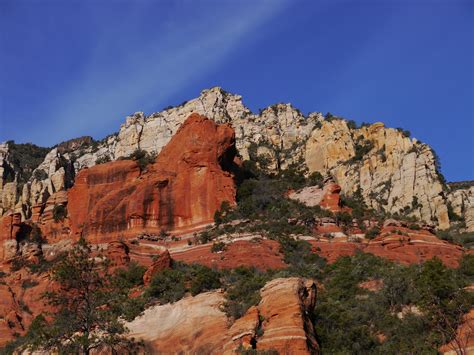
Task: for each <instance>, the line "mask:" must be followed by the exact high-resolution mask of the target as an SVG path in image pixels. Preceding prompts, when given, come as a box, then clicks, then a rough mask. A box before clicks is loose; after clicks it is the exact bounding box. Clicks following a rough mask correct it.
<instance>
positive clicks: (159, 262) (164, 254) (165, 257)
mask: <svg viewBox="0 0 474 355" xmlns="http://www.w3.org/2000/svg"><path fill="white" fill-rule="evenodd" d="M157 251H158V253H157V254H155V256H154V261H153V264H151V266H150V267H149V268H148V269H147V270H146V271H145V274H144V275H143V283H144V285H145V286H148V285H149V284H150V282H151V279H152V278H153V275H155V274H156V273H157V272H159V271H161V270H164V269H169V268H170V267H171V257H170V253H169V252H168V250H167V249H166V248H161V249H160V250H157Z"/></svg>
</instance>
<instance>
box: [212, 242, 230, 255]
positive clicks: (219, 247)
mask: <svg viewBox="0 0 474 355" xmlns="http://www.w3.org/2000/svg"><path fill="white" fill-rule="evenodd" d="M226 249H227V246H226V244H225V243H224V242H217V243H212V247H211V252H212V253H218V252H220V251H224V250H226Z"/></svg>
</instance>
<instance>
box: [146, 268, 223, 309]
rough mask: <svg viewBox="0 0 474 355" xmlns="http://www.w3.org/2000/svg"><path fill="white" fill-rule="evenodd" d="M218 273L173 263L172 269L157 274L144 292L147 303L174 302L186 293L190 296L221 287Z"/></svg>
mask: <svg viewBox="0 0 474 355" xmlns="http://www.w3.org/2000/svg"><path fill="white" fill-rule="evenodd" d="M219 276H220V275H219V273H218V272H217V271H215V270H212V269H210V268H207V267H205V266H202V265H197V264H196V265H194V264H193V265H187V264H184V263H179V262H173V267H172V269H166V270H163V271H161V272H159V273H157V274H156V275H155V276H154V277H153V278H152V280H151V283H150V285H149V287H148V289H147V290H146V292H145V298H146V300H147V302H150V301H153V300H156V301H159V302H160V303H168V302H176V301H178V300H180V299H181V298H182V297H183V296H184V295H185V294H186V293H187V292H190V293H191V294H192V295H197V294H198V293H201V292H205V291H210V290H213V289H216V288H219V287H220V286H221V282H220V279H219Z"/></svg>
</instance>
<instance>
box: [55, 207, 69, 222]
mask: <svg viewBox="0 0 474 355" xmlns="http://www.w3.org/2000/svg"><path fill="white" fill-rule="evenodd" d="M66 217H67V209H66V207H65V206H64V205H54V208H53V218H54V221H55V222H59V221H62V220H64V218H66Z"/></svg>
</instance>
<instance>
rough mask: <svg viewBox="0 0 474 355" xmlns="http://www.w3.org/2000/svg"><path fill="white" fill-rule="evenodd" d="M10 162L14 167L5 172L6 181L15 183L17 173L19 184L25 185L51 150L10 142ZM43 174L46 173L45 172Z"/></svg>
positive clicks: (29, 144)
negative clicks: (16, 173)
mask: <svg viewBox="0 0 474 355" xmlns="http://www.w3.org/2000/svg"><path fill="white" fill-rule="evenodd" d="M7 145H8V152H9V158H8V160H9V161H10V163H11V164H12V165H13V166H12V167H11V168H12V169H10V168H7V169H6V171H5V173H4V174H5V179H6V181H13V180H14V178H15V172H18V182H20V183H25V182H27V181H28V180H29V178H30V177H31V174H32V173H33V170H35V169H36V168H37V167H38V165H40V164H41V163H42V162H43V160H44V158H45V157H46V154H48V152H49V151H50V148H43V147H38V146H37V145H35V144H31V143H26V144H16V143H15V142H14V141H8V142H7ZM43 173H45V172H44V171H43Z"/></svg>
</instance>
